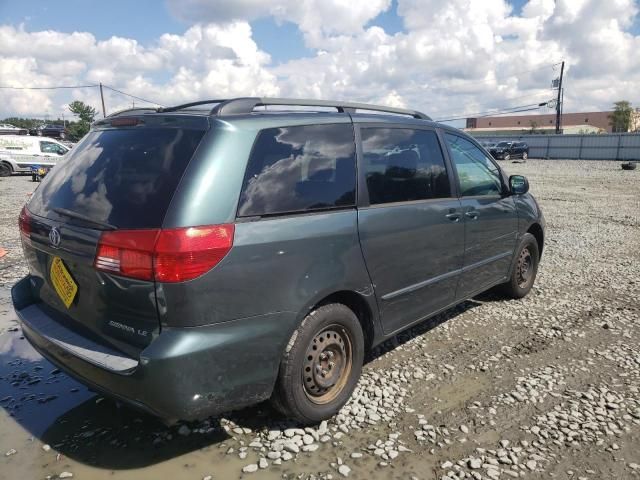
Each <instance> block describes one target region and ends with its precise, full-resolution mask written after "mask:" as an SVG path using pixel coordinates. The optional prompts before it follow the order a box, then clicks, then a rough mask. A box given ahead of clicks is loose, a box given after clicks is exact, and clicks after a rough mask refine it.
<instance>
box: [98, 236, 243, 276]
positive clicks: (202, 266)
mask: <svg viewBox="0 0 640 480" xmlns="http://www.w3.org/2000/svg"><path fill="white" fill-rule="evenodd" d="M234 231H235V229H234V225H232V224H229V225H214V226H200V227H186V228H174V229H168V230H158V229H156V230H116V231H110V232H105V233H103V234H102V237H101V238H100V242H99V244H98V251H97V254H96V259H95V267H96V268H97V269H98V270H103V271H106V272H111V273H116V274H118V275H122V276H125V277H131V278H138V279H141V280H153V279H155V280H157V281H159V282H184V281H186V280H192V279H194V278H196V277H198V276H200V275H202V274H203V273H205V272H207V271H209V270H211V269H212V268H213V267H214V266H216V265H217V264H218V263H219V262H220V260H222V259H223V258H224V256H225V255H226V254H227V253H229V250H231V247H232V246H233V234H234Z"/></svg>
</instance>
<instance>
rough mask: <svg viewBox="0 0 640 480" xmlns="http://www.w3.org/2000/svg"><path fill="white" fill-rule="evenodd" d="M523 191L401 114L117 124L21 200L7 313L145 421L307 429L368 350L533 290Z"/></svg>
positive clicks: (151, 117) (236, 103) (452, 134)
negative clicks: (229, 414) (489, 294)
mask: <svg viewBox="0 0 640 480" xmlns="http://www.w3.org/2000/svg"><path fill="white" fill-rule="evenodd" d="M267 107H269V108H267ZM274 107H275V109H274ZM329 109H331V111H329ZM528 188H529V185H528V182H527V180H526V178H524V177H522V176H519V175H512V176H511V177H507V176H506V175H505V173H504V171H503V170H502V169H501V168H500V167H499V166H498V165H497V164H496V163H495V161H494V160H493V159H492V157H491V155H490V154H489V153H488V152H487V151H486V150H484V149H483V148H482V147H481V146H480V145H479V144H478V143H477V142H476V141H475V140H474V139H473V138H471V137H470V136H468V135H466V134H464V133H463V132H461V131H459V130H457V129H455V128H452V127H449V126H446V125H442V124H438V123H434V122H433V121H431V120H430V119H429V117H427V116H426V115H424V114H422V113H420V112H417V111H413V110H402V109H394V108H387V107H381V106H376V105H365V104H356V103H344V102H342V103H341V102H328V101H314V100H291V99H270V98H237V99H231V100H212V101H202V102H195V103H192V104H187V105H180V106H176V107H169V108H160V109H153V110H152V109H133V110H128V111H123V112H120V113H117V114H114V115H111V116H109V117H107V118H105V119H103V120H100V121H98V122H96V123H95V124H94V125H93V126H92V129H91V131H90V133H89V134H88V135H87V136H86V137H85V138H84V139H83V140H82V141H81V142H80V143H79V144H78V145H77V146H76V147H75V148H74V149H73V150H72V151H71V152H69V154H68V159H67V160H66V161H65V162H64V163H62V164H60V165H58V166H57V167H56V168H55V169H54V170H53V171H52V172H51V173H50V175H48V176H47V177H46V178H45V179H44V181H43V182H42V183H41V184H40V185H39V187H38V188H37V189H36V190H35V192H34V193H33V196H32V197H31V199H30V200H29V202H28V203H27V204H26V205H25V207H24V208H23V210H22V212H21V214H20V218H19V225H20V231H21V237H22V244H23V247H24V255H25V258H26V261H27V263H28V268H29V274H28V275H27V276H26V277H25V278H24V279H22V280H21V281H19V282H18V283H17V284H16V285H15V286H14V287H13V290H12V298H13V304H14V307H15V309H16V311H17V314H18V316H19V318H20V320H21V323H22V329H23V331H24V335H25V336H26V338H27V339H28V340H29V341H30V342H31V344H32V345H33V346H34V347H35V348H36V349H37V350H38V351H39V352H40V353H41V354H42V355H43V356H44V357H46V358H47V359H49V360H50V361H51V362H53V363H54V364H55V365H57V366H59V367H60V368H61V369H63V370H64V371H65V372H67V373H68V374H70V375H71V376H73V377H75V378H77V379H78V380H79V381H80V382H82V383H84V384H86V385H88V386H89V387H90V388H91V389H94V390H96V391H99V392H102V393H104V394H106V395H108V396H111V397H113V398H116V399H120V400H123V401H125V402H128V403H130V404H133V405H135V406H137V407H140V408H142V409H144V410H146V411H148V412H151V413H153V414H155V415H157V416H160V417H162V418H165V419H171V420H176V419H187V420H188V419H198V418H203V417H206V416H209V415H212V414H216V413H219V412H224V411H228V410H231V409H237V408H240V407H242V406H246V405H250V404H255V403H257V402H260V401H262V400H265V399H269V398H270V399H271V400H272V402H273V403H274V405H275V406H276V407H277V408H278V409H279V410H280V411H281V412H283V413H284V414H285V415H286V416H288V417H290V418H292V419H295V420H297V421H298V422H300V423H303V424H311V423H314V422H318V421H320V420H322V419H326V418H328V417H330V416H331V415H333V414H335V413H336V412H337V411H338V410H339V409H340V408H341V407H342V406H343V405H344V404H345V402H347V400H348V399H349V396H350V395H351V393H352V391H353V389H354V387H355V385H356V383H357V381H358V377H359V375H360V373H361V369H362V363H363V358H364V355H365V352H366V351H367V350H368V349H370V348H371V347H373V346H375V345H376V344H379V343H380V342H382V341H383V340H385V339H387V338H389V337H392V336H394V335H396V334H397V333H398V332H399V331H401V330H403V329H406V328H407V327H409V326H411V325H414V324H416V323H418V322H421V321H423V320H425V319H426V318H428V317H430V316H433V315H435V314H437V313H438V312H441V311H443V310H446V309H448V308H450V307H452V306H454V305H456V304H457V303H460V302H462V301H464V300H466V299H468V298H470V297H473V296H475V295H477V294H479V293H481V292H483V291H485V290H487V289H489V288H492V287H496V286H498V287H499V288H500V289H502V291H503V292H504V293H505V294H506V295H508V296H510V297H513V298H520V297H523V296H524V295H526V294H527V293H528V292H529V291H530V290H531V288H532V285H533V283H534V280H535V278H536V273H537V269H538V263H539V260H540V255H541V253H542V250H543V243H544V229H545V222H544V219H543V216H542V212H541V210H540V208H539V206H538V204H537V203H536V201H535V200H534V198H533V197H532V196H531V194H529V193H528Z"/></svg>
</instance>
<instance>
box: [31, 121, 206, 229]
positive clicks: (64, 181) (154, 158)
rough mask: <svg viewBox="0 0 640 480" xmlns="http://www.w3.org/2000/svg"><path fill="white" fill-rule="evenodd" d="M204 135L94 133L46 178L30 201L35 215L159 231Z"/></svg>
mask: <svg viewBox="0 0 640 480" xmlns="http://www.w3.org/2000/svg"><path fill="white" fill-rule="evenodd" d="M203 134H204V130H198V129H183V128H166V127H142V128H130V129H113V130H95V131H92V132H90V133H89V134H88V135H87V137H86V138H85V139H84V140H83V141H82V142H81V143H80V144H78V146H76V147H75V148H74V149H72V150H71V151H70V152H69V155H68V156H67V157H66V158H65V160H64V161H63V162H60V163H58V165H57V166H56V167H55V168H54V169H53V170H52V171H51V173H50V174H48V175H47V177H46V179H45V182H43V183H42V184H41V186H40V188H37V189H36V190H35V192H34V194H33V196H32V199H31V201H30V202H29V209H30V210H31V211H32V212H33V213H35V214H36V215H47V214H48V213H49V211H51V210H52V209H54V208H64V209H67V210H71V211H74V212H77V213H81V214H83V215H86V216H88V217H90V218H91V219H92V220H97V221H101V222H106V223H110V224H112V225H115V226H116V227H119V228H158V227H160V226H161V225H162V221H163V219H164V216H165V213H166V211H167V209H168V207H169V202H170V201H171V198H172V196H173V193H174V191H175V189H176V187H177V185H178V182H179V181H180V178H181V177H182V174H183V173H184V170H185V169H186V167H187V165H188V163H189V160H190V159H191V157H192V156H193V153H194V151H195V149H196V147H197V146H198V144H199V142H200V140H201V139H202V136H203Z"/></svg>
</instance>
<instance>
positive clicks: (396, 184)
mask: <svg viewBox="0 0 640 480" xmlns="http://www.w3.org/2000/svg"><path fill="white" fill-rule="evenodd" d="M362 150H363V154H364V173H365V176H366V179H367V188H368V190H369V202H370V203H371V204H372V205H375V204H379V203H390V202H405V201H409V200H424V199H429V198H443V197H448V196H450V194H451V193H450V188H449V179H448V177H447V171H446V169H445V166H444V158H443V156H442V151H441V149H440V145H439V143H438V137H437V135H436V134H435V132H433V131H430V130H413V129H403V128H363V129H362Z"/></svg>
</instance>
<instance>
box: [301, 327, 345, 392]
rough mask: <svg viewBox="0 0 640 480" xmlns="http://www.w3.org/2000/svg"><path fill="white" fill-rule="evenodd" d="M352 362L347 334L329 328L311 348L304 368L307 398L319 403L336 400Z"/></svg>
mask: <svg viewBox="0 0 640 480" xmlns="http://www.w3.org/2000/svg"><path fill="white" fill-rule="evenodd" d="M350 361H351V352H350V345H349V341H348V339H345V334H344V332H342V331H341V330H339V329H333V328H329V329H326V330H323V331H322V332H320V333H318V334H317V335H316V336H315V337H314V338H313V340H312V341H311V343H310V345H309V348H307V352H306V356H305V364H304V367H303V380H304V386H305V391H306V392H307V395H308V396H309V397H310V398H311V399H312V400H314V401H317V402H318V403H324V402H323V400H326V399H327V397H328V396H330V397H334V396H335V394H337V392H338V391H339V390H340V389H341V388H342V384H343V383H344V381H345V377H346V376H348V370H349V368H350ZM334 390H335V392H333V391H334Z"/></svg>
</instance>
